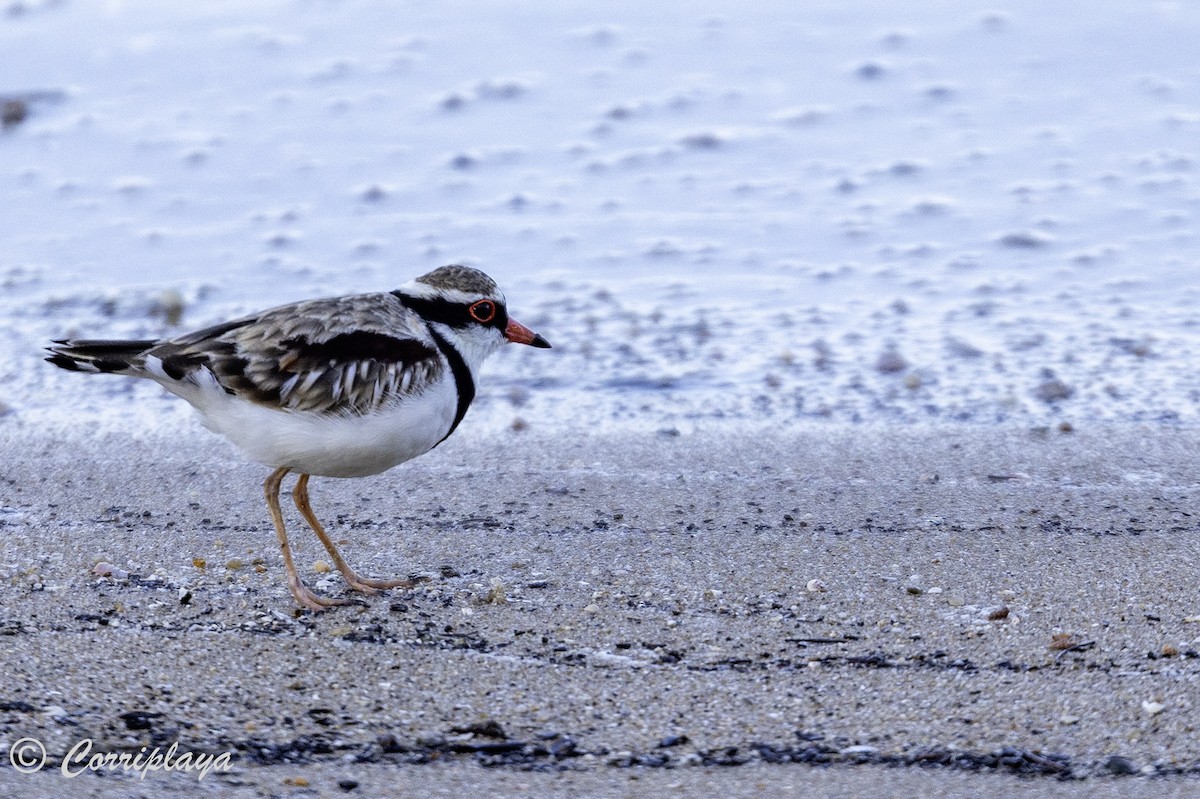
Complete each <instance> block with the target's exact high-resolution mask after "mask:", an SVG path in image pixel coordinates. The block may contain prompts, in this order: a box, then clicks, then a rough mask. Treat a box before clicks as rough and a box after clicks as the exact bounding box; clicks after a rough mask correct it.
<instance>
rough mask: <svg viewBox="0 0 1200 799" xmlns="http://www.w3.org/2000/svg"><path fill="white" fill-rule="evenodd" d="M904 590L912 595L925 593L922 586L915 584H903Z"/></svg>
mask: <svg viewBox="0 0 1200 799" xmlns="http://www.w3.org/2000/svg"><path fill="white" fill-rule="evenodd" d="M904 590H905V591H907V592H908V593H910V594H912V595H913V596H920V595H921V594H923V593H925V591H924V590H923V589H922V588H920V587H919V586H915V585H906V586H904Z"/></svg>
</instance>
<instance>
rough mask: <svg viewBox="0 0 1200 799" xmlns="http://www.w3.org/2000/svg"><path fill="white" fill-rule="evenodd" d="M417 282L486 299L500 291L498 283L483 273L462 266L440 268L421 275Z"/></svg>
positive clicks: (454, 265)
mask: <svg viewBox="0 0 1200 799" xmlns="http://www.w3.org/2000/svg"><path fill="white" fill-rule="evenodd" d="M417 282H418V283H424V284H425V285H427V286H433V287H434V288H437V289H449V290H453V291H461V292H463V293H465V294H479V295H482V296H485V297H489V296H494V295H495V294H497V293H499V291H500V288H499V287H498V286H497V285H496V281H494V280H492V279H491V278H490V277H488V276H487V275H485V274H484V273H483V272H480V271H479V270H478V269H472V268H471V267H469V266H462V265H460V264H451V265H450V266H439V267H438V268H437V269H434V270H433V271H432V272H430V273H429V274H426V275H421V276H420V277H419V278H417Z"/></svg>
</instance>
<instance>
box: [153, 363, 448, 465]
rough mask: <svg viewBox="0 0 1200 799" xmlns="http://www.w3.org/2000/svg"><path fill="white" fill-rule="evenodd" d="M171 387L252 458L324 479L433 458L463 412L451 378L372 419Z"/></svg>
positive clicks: (375, 413)
mask: <svg viewBox="0 0 1200 799" xmlns="http://www.w3.org/2000/svg"><path fill="white" fill-rule="evenodd" d="M167 388H168V389H170V390H172V391H173V392H174V393H176V394H179V396H181V397H183V398H184V399H186V400H187V401H188V402H190V403H191V404H192V405H193V406H195V408H196V410H197V411H199V413H200V416H201V418H202V420H203V422H204V426H205V427H207V428H208V429H210V430H212V431H213V432H215V433H220V434H221V435H223V436H225V437H226V438H228V439H229V440H230V441H232V442H233V443H234V444H235V445H236V446H237V447H238V448H239V449H241V450H242V451H243V452H245V453H246V455H247V456H249V457H250V458H251V459H252V460H255V461H258V462H259V463H261V464H264V465H266V466H271V467H276V468H277V467H280V466H286V467H287V468H289V469H291V470H292V471H295V472H300V473H302V474H311V475H318V476H322V477H364V476H366V475H369V474H378V473H379V472H383V471H387V470H388V469H390V468H392V467H393V466H395V465H397V464H400V463H403V462H404V461H407V460H409V459H411V458H415V457H417V456H418V455H421V454H423V453H426V452H428V451H429V450H430V449H432V448H433V447H434V446H435V445H436V444H437V443H438V442H439V441H441V440H442V438H443V437H445V435H446V433H447V432H448V431H449V430H450V425H451V424H452V423H453V421H454V412H455V409H456V406H457V397H456V396H455V390H454V387H453V381H449V380H445V381H439V382H438V383H435V384H434V385H433V386H430V387H429V389H428V390H426V391H425V392H423V393H421V394H419V395H416V396H408V397H405V398H404V399H402V400H399V401H397V402H394V403H392V404H390V405H388V406H385V407H382V408H380V409H378V410H377V411H375V412H373V413H371V414H369V415H365V416H348V415H337V414H312V413H299V412H295V411H285V410H278V409H274V408H269V407H267V406H265V405H258V404H255V403H252V402H248V401H246V400H243V399H238V398H236V397H233V396H231V395H229V394H227V393H225V391H224V390H221V389H217V391H215V392H214V391H212V390H204V389H203V388H198V387H196V386H195V385H192V386H183V385H180V384H178V383H176V384H175V385H167Z"/></svg>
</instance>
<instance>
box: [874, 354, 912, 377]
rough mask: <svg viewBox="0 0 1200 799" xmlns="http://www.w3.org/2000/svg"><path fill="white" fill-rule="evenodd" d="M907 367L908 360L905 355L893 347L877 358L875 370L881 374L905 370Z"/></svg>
mask: <svg viewBox="0 0 1200 799" xmlns="http://www.w3.org/2000/svg"><path fill="white" fill-rule="evenodd" d="M907 368H908V361H906V360H905V359H904V356H902V355H901V354H900V353H898V352H896V351H895V350H892V349H888V350H884V351H883V352H881V353H879V357H878V358H876V359H875V371H877V372H880V373H881V374H885V375H890V374H895V373H896V372H903V371H904V370H905V369H907Z"/></svg>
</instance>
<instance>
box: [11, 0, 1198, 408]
mask: <svg viewBox="0 0 1200 799" xmlns="http://www.w3.org/2000/svg"><path fill="white" fill-rule="evenodd" d="M724 5H725V4H719V3H707V4H705V3H699V4H697V3H687V4H683V3H678V4H672V3H664V4H644V3H637V4H635V3H632V2H617V3H606V4H604V5H603V7H600V8H597V7H593V6H590V5H587V4H582V3H579V4H569V3H568V4H556V5H555V6H554V7H553V8H538V9H537V11H536V12H535V11H532V10H530V9H528V8H527V7H526V6H524V5H521V4H517V3H488V4H444V3H432V2H427V3H413V4H408V5H407V6H406V7H404V8H402V9H397V8H396V7H395V6H394V4H389V3H381V2H380V3H377V2H366V1H365V0H364V1H362V2H301V1H298V0H297V1H284V0H280V1H279V2H262V3H256V4H252V5H246V4H236V3H232V2H208V3H201V4H192V5H189V7H188V8H182V7H176V6H175V5H174V4H172V5H171V6H170V7H167V6H166V5H164V4H156V3H151V2H148V1H144V0H143V1H140V2H127V3H109V4H103V5H101V4H87V3H63V2H40V3H39V2H24V3H20V4H9V5H8V9H9V11H8V13H7V14H6V15H4V16H3V17H0V53H2V55H0V95H2V96H4V97H6V98H8V99H9V100H17V101H21V102H24V106H22V108H23V109H24V110H26V111H27V112H28V116H27V117H26V118H24V119H23V120H20V121H15V122H12V123H11V124H10V125H9V126H8V127H7V128H6V130H5V131H4V133H3V135H0V153H2V155H3V158H0V203H2V205H3V208H4V214H3V215H2V216H0V235H2V236H3V239H2V240H3V243H4V244H3V247H0V333H2V335H0V401H2V402H3V403H4V404H5V405H6V406H7V407H8V408H9V409H10V412H9V414H8V415H7V417H6V418H7V419H9V420H13V419H24V420H28V421H29V422H30V423H32V424H40V423H44V422H50V421H55V420H57V421H62V420H63V419H64V418H70V419H76V420H87V421H89V422H91V423H99V422H100V421H101V420H107V422H111V423H113V424H117V425H118V426H128V425H129V423H128V422H127V421H126V420H127V419H128V418H129V417H130V416H133V417H135V418H137V419H138V420H139V423H140V424H143V425H151V426H152V425H156V424H160V423H163V422H170V423H173V422H174V421H175V419H174V416H175V414H176V413H182V412H184V410H185V409H181V408H178V407H177V406H178V405H180V403H177V402H172V401H170V400H168V399H166V398H165V397H161V392H160V391H159V390H158V389H157V388H156V387H154V386H151V385H139V386H131V385H130V384H129V382H128V381H124V380H116V379H89V380H85V379H83V378H80V377H79V376H76V375H69V374H67V373H62V372H58V371H57V370H53V369H52V368H50V367H49V366H48V365H44V364H42V363H41V362H40V361H38V360H37V359H38V357H39V351H40V347H41V346H42V345H43V344H44V342H45V341H46V340H48V339H49V338H51V337H61V336H64V335H86V336H138V337H141V336H159V335H171V334H173V333H178V332H183V331H184V330H186V329H190V328H193V327H198V326H201V325H204V324H208V323H210V322H214V321H218V320H220V319H222V318H225V317H227V316H229V315H231V314H237V313H244V312H247V311H252V310H255V309H257V308H261V307H267V306H271V305H274V304H278V303H281V302H286V301H290V300H294V299H300V298H304V297H311V296H319V295H327V294H336V293H348V292H354V291H367V290H376V289H382V288H391V287H394V286H395V285H398V284H399V283H401V282H403V281H404V280H406V279H408V278H410V277H412V276H414V275H416V274H419V273H421V272H424V271H427V270H428V269H430V268H433V267H435V266H438V265H440V264H443V263H450V262H463V263H469V264H472V265H476V266H478V267H480V268H482V269H484V270H485V271H487V272H489V273H490V274H492V275H493V276H494V277H496V278H497V280H498V281H499V282H500V283H501V285H502V286H504V287H505V290H506V292H507V294H508V298H509V302H510V307H511V309H512V311H513V314H514V316H516V317H517V318H518V319H520V320H521V321H523V322H524V323H525V324H527V325H529V326H531V327H533V328H535V329H537V330H538V331H539V332H542V333H543V334H544V335H545V336H546V337H547V338H549V339H550V340H551V341H552V342H553V343H554V345H555V348H554V349H553V350H551V351H549V352H543V351H537V352H534V351H527V350H524V348H521V350H520V351H518V348H508V350H506V351H505V352H504V353H503V354H502V355H500V356H498V357H496V358H495V359H493V361H492V362H491V363H489V366H488V376H487V379H486V381H485V385H484V386H483V392H482V395H481V397H480V402H479V406H478V407H477V408H476V409H475V410H474V411H473V413H472V421H475V422H476V423H477V424H483V425H504V424H509V423H512V424H516V425H517V426H521V425H538V426H544V425H548V426H554V425H562V426H565V427H597V426H610V427H611V426H616V427H624V426H648V427H650V428H651V429H663V430H681V431H686V430H688V429H690V428H694V427H695V426H698V425H706V426H711V425H716V424H726V423H731V422H736V421H754V422H770V423H778V424H814V423H817V422H820V421H830V422H886V423H925V422H941V421H949V420H955V421H968V422H981V423H989V422H994V421H998V420H1015V421H1018V422H1022V423H1029V424H1033V425H1046V424H1059V423H1063V422H1067V423H1071V424H1076V425H1078V424H1081V423H1085V422H1089V421H1097V420H1119V421H1131V420H1147V421H1156V422H1163V421H1165V422H1175V421H1183V422H1193V421H1195V420H1196V418H1197V416H1198V412H1200V378H1197V376H1196V370H1195V369H1194V364H1195V363H1196V362H1197V354H1198V352H1197V351H1198V349H1200V332H1198V329H1200V327H1198V326H1200V312H1197V310H1196V307H1197V299H1198V295H1200V289H1198V287H1197V281H1196V276H1197V269H1196V257H1195V249H1196V243H1197V212H1198V209H1200V189H1198V185H1197V173H1198V171H1200V161H1198V157H1197V155H1196V148H1195V142H1196V141H1197V133H1198V132H1200V86H1198V84H1197V73H1196V70H1195V63H1194V57H1193V55H1192V54H1193V53H1194V42H1195V41H1196V40H1197V35H1198V34H1200V8H1197V7H1195V6H1193V5H1191V4H1183V3H1158V4H1153V5H1151V4H1146V3H1142V2H1120V1H1119V0H1106V1H1105V2H1102V3H1095V4H1091V5H1089V10H1088V13H1087V14H1086V15H1083V14H1079V13H1071V12H1069V11H1065V10H1058V9H1047V8H1045V7H1044V6H1043V5H1042V4H1038V3H1034V2H1017V1H1015V0H1011V1H1009V2H995V3H987V4H975V3H960V2H953V3H952V2H931V3H923V4H920V7H919V8H918V7H911V8H910V7H907V6H908V5H915V4H889V3H882V2H855V3H842V2H839V3H806V4H803V6H802V7H801V6H798V5H797V4H795V3H790V2H758V3H754V4H751V5H750V6H745V7H743V8H741V9H739V10H733V11H731V10H728V9H726V8H724V7H723V6H724ZM13 9H20V11H14V10H13ZM176 298H177V299H179V300H182V303H183V315H182V319H181V320H180V323H179V324H171V323H170V319H169V316H170V314H169V313H166V310H167V309H169V307H170V306H171V305H172V302H173V301H174V299H176ZM114 395H117V396H116V397H114ZM124 396H132V397H136V398H137V399H138V400H139V404H137V405H134V404H132V403H129V402H128V401H127V400H125V399H123V398H122V397H124ZM142 408H144V409H145V411H142V410H141V409H142ZM167 408H174V411H168V412H165V411H166V409H167ZM480 417H482V419H480Z"/></svg>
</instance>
